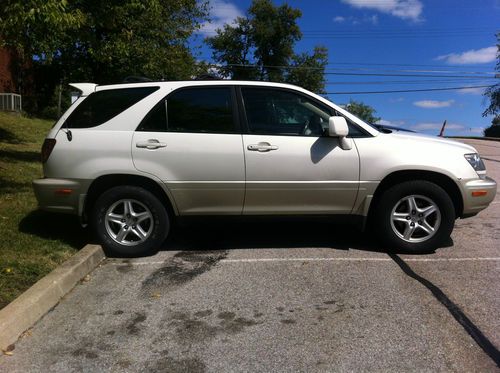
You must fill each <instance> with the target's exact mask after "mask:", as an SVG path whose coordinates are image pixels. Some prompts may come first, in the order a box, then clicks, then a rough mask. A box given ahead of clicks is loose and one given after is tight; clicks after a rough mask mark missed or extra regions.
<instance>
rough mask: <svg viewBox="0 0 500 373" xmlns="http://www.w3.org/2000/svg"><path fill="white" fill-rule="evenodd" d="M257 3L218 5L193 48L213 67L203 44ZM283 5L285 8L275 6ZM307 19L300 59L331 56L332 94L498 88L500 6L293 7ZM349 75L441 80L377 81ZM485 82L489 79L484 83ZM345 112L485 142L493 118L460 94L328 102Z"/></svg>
mask: <svg viewBox="0 0 500 373" xmlns="http://www.w3.org/2000/svg"><path fill="white" fill-rule="evenodd" d="M250 3H251V1H247V0H240V1H236V0H234V1H230V0H211V18H212V21H211V23H210V24H205V25H203V27H202V30H201V31H200V32H199V35H198V37H197V38H194V39H193V41H192V46H193V47H199V48H200V50H199V57H200V59H205V60H208V61H210V56H211V51H210V49H209V48H207V47H206V46H205V45H203V42H202V40H203V37H204V36H210V35H213V34H214V30H215V29H216V28H218V27H221V26H222V25H223V24H224V23H231V22H232V21H233V20H234V18H235V17H237V16H240V15H244V14H245V11H246V10H247V9H248V7H249V5H250ZM274 3H275V4H282V3H284V1H278V0H276V1H274ZM287 3H288V4H289V5H291V6H292V7H294V8H299V9H300V10H301V11H302V18H300V19H299V21H298V23H299V26H300V28H301V30H302V32H303V38H302V40H301V41H299V42H298V43H297V46H296V51H298V52H300V51H310V50H312V49H313V47H314V46H315V45H323V46H326V47H327V48H328V50H329V63H330V65H329V66H328V68H327V71H328V72H331V73H334V74H331V75H327V81H328V84H327V86H326V90H327V92H366V91H392V90H414V89H427V88H448V87H464V86H480V85H489V84H492V83H494V81H495V80H494V79H493V78H494V76H495V75H494V69H495V63H496V55H497V48H496V37H495V33H496V32H498V31H499V30H500V27H499V26H500V22H499V21H500V0H476V1H470V0H469V1H466V0H330V1H329V0H307V1H304V0H290V1H287ZM338 73H342V74H391V75H439V76H442V77H440V78H434V77H425V76H417V77H415V76H373V75H337V74H338ZM483 77H485V78H483ZM328 97H329V99H330V100H331V101H333V102H335V103H337V104H344V103H347V102H349V100H350V99H354V100H357V101H363V102H365V103H367V104H369V105H371V106H373V107H374V108H375V109H376V110H377V115H378V116H379V117H381V118H382V120H383V121H384V122H385V123H387V124H393V125H397V126H402V127H406V128H411V129H415V130H418V131H421V132H425V133H429V134H437V133H438V132H439V129H440V127H441V125H442V123H443V121H444V120H445V119H446V120H447V127H446V128H447V129H446V133H445V134H446V135H471V136H481V135H482V129H483V128H484V127H487V126H489V125H490V123H491V119H492V118H491V117H486V118H483V117H482V115H481V114H482V112H483V111H484V109H485V107H486V105H487V103H488V102H487V101H485V99H484V97H483V96H482V89H467V90H455V91H433V92H411V93H384V94H342V95H341V94H335V93H334V94H328Z"/></svg>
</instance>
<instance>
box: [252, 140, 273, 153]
mask: <svg viewBox="0 0 500 373" xmlns="http://www.w3.org/2000/svg"><path fill="white" fill-rule="evenodd" d="M247 149H248V150H251V151H254V152H269V151H271V150H278V149H279V148H278V146H277V145H271V144H269V143H268V142H259V143H258V144H251V145H248V146H247Z"/></svg>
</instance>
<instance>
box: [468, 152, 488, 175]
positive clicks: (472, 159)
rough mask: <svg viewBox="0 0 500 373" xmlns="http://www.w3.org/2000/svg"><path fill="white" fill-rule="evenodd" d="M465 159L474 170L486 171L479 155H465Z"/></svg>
mask: <svg viewBox="0 0 500 373" xmlns="http://www.w3.org/2000/svg"><path fill="white" fill-rule="evenodd" d="M464 157H465V159H467V161H468V162H469V163H470V165H471V166H472V168H473V169H474V170H476V171H484V170H486V167H485V166H484V163H483V160H482V159H481V157H480V156H479V154H477V153H471V154H464Z"/></svg>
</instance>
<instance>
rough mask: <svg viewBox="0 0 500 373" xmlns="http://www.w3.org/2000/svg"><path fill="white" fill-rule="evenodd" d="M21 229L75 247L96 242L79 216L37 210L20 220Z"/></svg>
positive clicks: (78, 247) (23, 231) (79, 247)
mask: <svg viewBox="0 0 500 373" xmlns="http://www.w3.org/2000/svg"><path fill="white" fill-rule="evenodd" d="M19 231H20V232H22V233H27V234H32V235H35V236H38V237H40V238H44V239H47V240H58V241H62V242H64V243H66V244H68V245H69V246H71V247H73V248H75V249H81V248H82V247H83V246H85V245H86V244H88V243H96V241H95V239H94V237H93V235H92V234H91V233H90V230H89V229H88V228H82V226H81V225H80V222H79V221H78V217H76V216H73V215H67V214H56V213H49V212H45V211H41V210H35V211H32V212H30V213H29V214H28V215H26V216H25V217H24V218H23V219H22V220H21V221H20V222H19Z"/></svg>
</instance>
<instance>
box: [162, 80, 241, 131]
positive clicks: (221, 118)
mask: <svg viewBox="0 0 500 373" xmlns="http://www.w3.org/2000/svg"><path fill="white" fill-rule="evenodd" d="M167 113H168V115H167V130H168V131H174V132H219V133H227V132H235V128H234V119H233V106H232V99H231V88H230V87H209V88H204V87H203V88H187V89H181V90H179V91H176V92H173V93H172V94H170V95H169V96H168V97H167Z"/></svg>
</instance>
